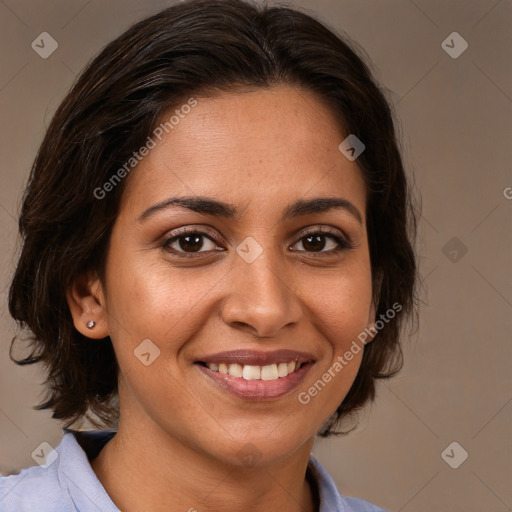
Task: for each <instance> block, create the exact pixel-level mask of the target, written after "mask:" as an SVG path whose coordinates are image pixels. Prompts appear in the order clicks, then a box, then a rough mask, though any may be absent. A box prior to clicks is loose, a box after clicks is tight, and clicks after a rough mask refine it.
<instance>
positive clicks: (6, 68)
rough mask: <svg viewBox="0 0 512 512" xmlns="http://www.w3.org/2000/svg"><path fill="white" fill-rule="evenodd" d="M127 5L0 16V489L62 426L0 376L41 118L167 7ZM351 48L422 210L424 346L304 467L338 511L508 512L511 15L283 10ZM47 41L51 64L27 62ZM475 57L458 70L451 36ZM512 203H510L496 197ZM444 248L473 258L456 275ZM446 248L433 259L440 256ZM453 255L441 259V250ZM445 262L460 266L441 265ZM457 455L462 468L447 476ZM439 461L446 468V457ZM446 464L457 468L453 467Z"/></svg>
mask: <svg viewBox="0 0 512 512" xmlns="http://www.w3.org/2000/svg"><path fill="white" fill-rule="evenodd" d="M170 4H171V2H168V1H156V0H152V1H147V2H144V3H142V2H136V1H135V0H115V1H114V0H109V1H108V2H100V1H99V0H92V1H87V0H72V1H71V0H3V1H0V34H1V35H0V37H1V42H2V47H1V48H2V50H1V54H0V73H1V74H0V105H1V113H2V123H1V127H0V148H1V164H0V168H1V187H0V224H1V226H2V237H1V240H0V243H1V248H2V250H1V255H2V259H1V284H0V286H1V288H2V306H1V315H2V316H1V321H2V330H1V332H2V335H1V338H0V343H1V350H0V389H1V398H0V472H2V473H4V474H7V473H9V472H13V471H17V470H19V469H20V468H21V467H26V466H29V465H32V464H34V461H33V460H32V458H31V456H30V454H31V452H32V451H33V450H34V449H35V447H37V446H38V445H39V444H40V443H41V442H42V441H47V442H49V443H50V444H51V445H53V446H55V445H56V444H58V442H59V440H60V438H61V435H62V434H61V430H60V426H59V424H58V423H57V422H55V421H54V420H52V419H51V418H50V413H48V412H36V411H34V410H33V409H32V406H33V405H35V404H36V403H37V402H38V401H39V400H40V398H41V396H42V395H41V387H40V386H39V382H40V381H41V378H42V373H41V370H40V369H37V368H34V367H29V368H21V367H17V366H16V365H14V364H13V363H12V362H11V361H10V360H9V358H8V346H9V343H10V340H11V338H12V336H13V334H14V324H13V321H12V319H10V317H9V315H8V313H7V308H6V289H7V287H8V284H9V276H10V274H11V272H12V270H13V264H14V261H15V256H16V252H15V249H14V247H15V244H16V229H17V226H16V221H15V217H16V215H17V211H18V208H19V203H20V197H21V193H22V190H23V185H24V183H25V180H26V178H27V175H28V171H29V168H30V165H31V163H32V160H33V158H34V156H35V153H36V151H37V148H38V145H39V143H40V142H41V139H42V136H43V133H44V130H45V127H46V126H47V125H48V122H49V120H50V119H51V115H52V114H53V112H54V110H55V108H56V107H57V105H58V104H59V102H60V101H61V99H62V98H63V95H64V94H65V92H66V91H67V90H68V88H69V87H70V85H71V83H72V81H73V80H74V78H75V75H76V73H77V72H78V71H79V70H80V69H81V68H82V67H83V66H84V65H85V64H86V63H87V62H88V60H89V59H91V58H92V57H93V56H94V55H95V54H96V53H97V52H98V51H99V49H100V48H101V47H102V46H103V45H105V44H106V43H107V42H109V41H110V40H112V39H113V38H114V37H115V36H117V35H119V34H120V33H121V32H122V31H124V30H125V29H126V28H127V27H128V26H129V25H130V24H131V23H132V22H134V21H137V20H139V19H141V18H143V17H145V16H146V15H149V14H152V13H153V12H156V11H157V10H159V9H161V8H164V7H166V6H168V5H170ZM290 5H296V6H301V7H302V8H304V9H305V10H306V11H307V12H310V13H312V14H317V15H318V16H319V17H320V18H321V19H323V20H324V21H325V20H328V23H329V25H330V26H331V28H335V29H341V30H343V31H345V32H346V33H347V34H348V35H349V36H350V37H351V38H353V39H354V40H355V41H357V42H358V43H359V44H360V45H361V46H362V47H363V48H364V49H365V50H366V52H367V54H368V56H369V57H370V58H371V60H372V62H373V70H374V73H375V75H376V77H377V79H378V80H380V81H381V82H382V83H383V84H384V85H385V86H386V87H387V88H388V89H389V98H390V100H391V101H392V102H393V104H394V105H395V108H396V112H397V114H398V116H399V118H400V120H401V133H402V139H403V146H404V158H405V162H406V164H407V166H408V167H409V168H410V169H413V170H414V173H415V176H416V184H417V187H418V189H419V190H420V191H421V194H422V196H423V216H422V218H421V222H420V244H419V251H420V266H421V267H420V270H421V274H422V277H423V280H424V286H425V291H424V293H423V300H424V302H425V304H424V306H423V308H422V311H421V317H420V330H419V332H418V334H416V335H414V336H413V337H412V338H411V339H410V340H409V341H406V364H405V368H404V370H403V372H402V373H401V374H400V376H398V377H397V378H395V379H394V380H392V381H390V382H389V383H387V384H382V385H380V387H379V390H378V399H377V402H376V404H375V405H374V406H373V407H372V408H371V409H368V410H367V412H366V414H365V415H364V416H362V417H361V424H360V428H359V429H358V430H357V431H355V432H354V433H352V434H351V435H349V436H348V437H346V438H341V439H333V440H322V441H318V442H317V443H316V445H315V449H314V453H315V454H316V456H317V457H318V458H319V459H320V460H321V462H322V463H323V464H324V465H325V466H326V467H327V469H328V470H329V471H330V473H331V475H332V476H333V478H334V479H335V480H336V482H337V484H338V486H339V488H340V489H341V491H342V492H343V493H344V494H348V495H356V496H360V497H364V498H365V499H368V500H370V501H373V502H375V503H377V504H379V505H381V506H383V507H386V508H388V509H389V510H391V511H403V512H412V511H417V512H431V511H436V512H437V511H449V512H457V511H464V512H473V511H474V512H477V511H478V512H482V511H485V512H502V511H506V510H512V486H511V485H510V481H511V480H512V468H511V460H512V457H511V456H512V441H511V435H510V430H511V424H512V423H511V420H512V380H511V377H510V375H511V372H510V366H511V362H512V348H511V346H512V345H511V343H510V330H511V327H512V325H511V320H510V319H511V306H512V279H511V275H512V272H511V262H512V230H511V212H512V200H511V199H507V197H506V196H507V195H508V196H509V197H511V196H512V190H511V189H507V187H512V173H511V171H510V157H509V152H510V147H511V135H512V72H511V67H510V62H511V49H512V31H511V29H510V27H511V22H512V2H511V1H510V0H501V1H496V0H479V1H477V0H464V1H463V0H459V1H449V2H447V1H445V0H444V1H442V0H414V1H413V0H385V1H384V0H379V1H377V0H375V1H368V0H365V1H361V0H347V1H334V0H331V1H329V0H318V1H310V2H305V1H297V2H290ZM43 31H46V32H49V33H50V34H51V35H52V36H53V37H54V38H55V39H56V40H57V42H58V44H59V46H58V49H57V50H56V51H55V53H54V54H52V55H51V56H50V57H49V58H48V59H42V58H41V57H39V55H38V54H36V53H35V51H34V50H32V48H31V43H32V41H33V40H34V39H35V38H36V37H37V36H38V35H39V34H40V33H41V32H43ZM454 31H456V32H458V33H459V34H460V35H461V36H462V37H463V38H464V39H465V40H466V41H467V42H468V44H469V47H468V49H467V50H466V51H465V52H464V53H463V54H462V55H461V56H460V57H458V58H457V59H453V58H451V57H450V56H449V55H448V54H447V53H446V52H445V51H444V50H443V48H442V47H441V43H442V41H443V40H445V39H446V38H447V36H448V35H449V34H451V33H452V32H454ZM507 190H508V192H510V194H507ZM453 237H456V238H457V240H456V241H455V242H452V243H455V244H456V245H455V249H456V251H459V252H458V253H457V254H458V255H460V254H461V252H460V247H462V246H461V244H464V246H466V247H467V253H466V254H465V255H464V256H463V257H462V258H460V260H458V261H457V262H452V261H451V260H450V259H449V258H448V257H447V256H446V255H445V253H448V249H446V248H445V245H446V244H447V243H448V242H449V241H450V239H452V238H453ZM443 248H445V249H444V252H443ZM449 249H450V250H451V247H450V246H449ZM453 254H454V253H453ZM453 441H457V442H458V443H459V444H460V445H461V446H462V447H463V448H464V449H465V450H466V451H467V452H468V454H469V457H468V459H467V460H466V461H465V462H464V463H463V464H462V465H461V466H460V467H459V468H458V469H452V468H451V467H450V466H448V464H447V463H446V462H445V461H444V460H443V459H442V457H441V453H442V452H443V451H444V450H445V448H446V447H447V446H448V445H449V444H450V443H452V442H453ZM450 454H451V453H450ZM458 456H459V454H458V452H457V451H456V452H454V457H458Z"/></svg>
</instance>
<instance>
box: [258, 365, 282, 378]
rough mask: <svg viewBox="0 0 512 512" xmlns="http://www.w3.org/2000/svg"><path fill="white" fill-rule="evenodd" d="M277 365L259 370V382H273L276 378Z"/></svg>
mask: <svg viewBox="0 0 512 512" xmlns="http://www.w3.org/2000/svg"><path fill="white" fill-rule="evenodd" d="M286 375H288V373H287V374H286ZM278 376H279V375H278V373H277V364H269V365H267V366H262V368H261V380H274V379H277V377H278Z"/></svg>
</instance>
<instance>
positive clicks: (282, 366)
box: [277, 363, 295, 377]
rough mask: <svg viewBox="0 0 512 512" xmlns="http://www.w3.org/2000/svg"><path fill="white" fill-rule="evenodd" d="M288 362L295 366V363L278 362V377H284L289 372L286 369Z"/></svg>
mask: <svg viewBox="0 0 512 512" xmlns="http://www.w3.org/2000/svg"><path fill="white" fill-rule="evenodd" d="M289 364H293V365H294V367H295V363H279V366H278V367H277V374H278V376H279V377H286V376H287V375H288V374H289V373H291V372H289V371H288V365H289ZM292 371H293V370H292Z"/></svg>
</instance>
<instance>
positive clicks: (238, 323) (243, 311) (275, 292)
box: [221, 250, 303, 338]
mask: <svg viewBox="0 0 512 512" xmlns="http://www.w3.org/2000/svg"><path fill="white" fill-rule="evenodd" d="M276 260H277V258H271V257H270V250H264V251H263V253H262V254H261V255H260V256H259V257H258V258H257V259H256V260H255V261H253V262H252V263H247V262H246V261H244V260H243V259H242V258H241V257H239V256H238V255H237V256H236V257H235V262H234V268H233V269H232V271H231V272H230V273H229V274H228V278H227V284H226V287H227V289H228V290H229V292H228V293H227V295H226V299H225V300H224V303H223V305H222V313H221V314H222V319H223V321H224V322H225V323H226V324H227V325H229V326H230V327H232V328H235V329H240V330H243V331H246V332H248V333H250V334H253V335H254V336H257V337H259V338H271V337H276V336H278V335H279V332H280V331H281V330H282V329H284V328H285V327H287V326H293V325H295V324H297V323H298V322H299V321H300V319H301V318H302V314H303V312H302V307H301V303H300V300H299V297H298V296H297V293H296V291H295V286H294V283H293V282H292V279H290V273H289V272H286V269H284V268H283V265H284V263H282V262H278V261H276Z"/></svg>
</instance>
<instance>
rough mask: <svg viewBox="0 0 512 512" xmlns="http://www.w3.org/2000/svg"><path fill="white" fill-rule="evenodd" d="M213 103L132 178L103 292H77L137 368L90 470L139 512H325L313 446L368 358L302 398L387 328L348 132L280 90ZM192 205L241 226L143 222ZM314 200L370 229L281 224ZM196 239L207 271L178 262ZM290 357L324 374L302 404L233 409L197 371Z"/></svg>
mask: <svg viewBox="0 0 512 512" xmlns="http://www.w3.org/2000/svg"><path fill="white" fill-rule="evenodd" d="M197 100H198V105H197V106H196V107H195V108H194V109H192V111H191V113H190V114H188V115H187V116H186V117H185V118H184V119H182V120H180V123H179V125H177V126H176V127H175V128H174V129H173V130H172V132H170V133H169V134H168V135H167V136H166V137H165V138H164V140H163V141H162V142H160V143H159V144H158V145H157V146H156V147H155V148H154V149H152V150H151V151H150V152H149V154H148V155H147V156H146V157H145V158H144V159H143V160H142V162H141V163H140V164H139V166H138V167H137V168H136V169H135V170H133V171H132V173H131V174H130V175H129V177H128V178H127V179H128V180H129V181H128V183H127V188H126V190H125V192H124V194H123V198H122V204H121V209H120V213H119V216H118V218H117V221H116V224H115V226H114V229H113V232H112V237H111V244H110V248H109V253H108V258H107V267H106V279H105V282H103V283H101V282H100V280H99V279H97V278H96V277H95V276H94V275H89V276H82V277H80V278H79V279H77V280H76V281H75V283H74V284H73V286H72V287H71V288H70V289H69V290H68V294H67V297H68V303H69V306H70V309H71V312H72V315H73V318H74V323H75V326H76V328H77V329H78V330H79V331H80V332H82V333H83V334H85V335H86V336H89V337H90V338H92V339H91V340H90V343H94V338H98V339H99V338H102V337H105V336H108V335H109V336H110V337H111V339H112V342H113V345H114V349H115V352H116V356H117V359H118V361H119V365H120V368H121V375H120V377H119V398H120V411H121V412H120V423H119V429H118V433H117V435H116V436H115V438H114V439H113V440H112V441H111V442H109V443H108V444H107V445H106V447H105V448H104V449H103V450H102V452H101V453H100V455H99V456H98V457H97V458H96V459H95V460H94V461H92V467H93V470H94V471H95V473H96V474H97V476H98V478H99V480H100V481H101V483H102V484H103V486H104V487H105V489H106V490H107V492H108V493H109V495H110V496H111V497H112V500H113V501H114V503H116V505H117V506H118V507H119V508H120V509H121V510H123V512H134V511H141V510H152V511H155V512H159V511H164V510H165V511H168V510H183V511H187V510H190V509H193V508H195V509H197V510H198V511H200V512H203V511H214V510H215V511H216V510H222V511H224V512H231V511H233V512H234V511H240V510H251V511H253V512H258V511H263V510H283V511H290V512H294V511H299V510H301V511H314V510H316V509H317V505H315V503H314V500H313V495H312V492H311V488H310V485H309V484H308V482H307V480H306V479H305V473H306V467H307V462H308V458H309V455H310V453H311V449H312V446H313V441H314V437H315V434H316V432H317V431H318V430H319V429H320V427H321V426H322V425H323V423H324V422H325V421H326V420H327V419H328V418H329V417H330V416H331V415H332V414H333V413H334V411H335V410H336V408H337V406H338V405H339V404H340V402H341V401H342V400H343V398H344V397H345V395H346V394H347V392H348V390H349V389H350V386H351V384H352V383H353V381H354V379H355V376H356V374H357V371H358V369H359V365H360V362H361V357H362V353H363V351H362V350H361V351H360V352H359V353H358V354H357V355H354V358H353V359H352V361H350V363H349V364H347V365H346V366H345V367H344V368H343V370H342V371H341V372H339V373H337V374H336V377H335V378H334V379H332V380H331V382H330V383H328V384H327V385H326V386H325V388H324V389H323V390H322V391H321V392H319V393H318V395H317V396H315V397H314V398H312V399H311V401H310V402H309V403H308V404H305V405H304V404H301V403H299V401H298V400H297V395H298V394H299V392H301V391H304V390H307V389H308V388H309V387H311V386H312V385H313V383H314V382H315V381H317V380H318V379H319V378H321V376H322V374H324V373H325V372H326V371H327V370H328V369H329V368H330V367H331V366H332V365H333V363H334V362H335V361H336V359H337V357H338V356H343V354H344V353H345V352H346V351H347V350H348V349H349V347H350V345H351V343H352V341H353V340H354V339H356V338H357V335H358V334H359V333H360V332H362V331H363V330H364V329H365V328H366V327H368V326H369V325H371V324H372V321H373V318H374V314H375V310H374V306H373V304H372V301H371V292H372V288H371V266H370V258H369V250H368V244H367V233H366V227H365V220H366V219H365V204H366V193H365V186H364V181H363V178H362V175H361V171H360V170H359V168H358V167H357V164H356V162H350V161H349V160H348V159H346V158H345V157H344V156H343V154H342V153H341V152H340V151H339V149H338V145H339V144H340V143H341V141H342V140H343V139H344V138H345V137H346V135H348V134H344V133H343V132H342V131H341V129H340V125H339V122H338V120H337V118H336V117H335V116H334V114H333V113H332V111H331V110H330V109H329V107H328V106H327V105H325V104H324V103H323V101H322V100H321V99H320V98H318V97H316V96H315V95H313V94H312V93H311V92H305V91H301V90H299V89H296V88H292V87H290V86H284V85H280V86H274V87H272V88H270V89H253V90H245V91H243V92H240V93H236V94H227V93H222V94H220V95H218V96H214V97H210V98H201V97H198V98H197ZM164 117H165V116H164ZM185 195H186V196H190V195H192V196H195V195H198V196H208V197H211V198H215V199H217V200H222V201H225V202H227V203H231V204H233V205H234V206H235V207H236V208H237V209H238V210H239V213H240V218H238V219H226V218H218V217H215V216H212V215H203V214H199V213H196V212H192V211H189V210H185V209H183V208H180V207H176V206H175V207H171V208H168V209H166V210H162V211H159V212H157V213H155V214H154V215H152V216H150V217H148V218H147V219H145V220H144V221H139V220H138V217H139V216H140V215H141V213H142V212H143V211H144V210H145V209H147V208H148V207H150V206H152V205H154V204H156V203H158V202H160V201H163V200H165V199H167V198H169V197H173V196H185ZM314 197H343V198H345V199H347V200H349V201H350V202H351V203H352V204H353V205H354V206H355V207H356V208H357V209H358V210H359V212H360V214H361V216H362V218H363V224H360V223H359V222H358V221H357V220H356V218H355V217H354V216H353V215H351V214H350V213H349V212H348V211H346V210H344V209H333V210H331V211H329V212H324V213H315V214H308V215H305V216H302V217H298V218H294V219H289V220H286V221H284V222H283V221H281V220H280V218H281V215H282V213H283V210H284V209H285V208H286V207H287V206H288V205H289V204H291V203H293V202H295V201H296V200H298V199H301V198H302V199H309V198H314ZM104 200H108V198H107V199H104ZM184 226H192V227H194V228H197V229H199V230H200V231H204V230H205V229H207V230H208V231H209V234H208V235H207V236H205V237H204V238H203V239H202V240H203V245H202V247H201V248H200V251H199V252H192V256H194V257H193V258H185V257H180V254H187V253H186V252H184V251H186V250H187V245H186V244H185V242H184V241H183V239H182V244H181V245H180V242H179V240H178V241H174V242H171V244H170V245H171V247H172V248H174V249H175V251H176V253H174V254H173V253H172V250H171V249H169V248H167V249H165V248H163V247H162V243H163V242H162V241H161V239H162V237H163V236H164V235H169V234H173V233H175V231H176V229H178V228H181V227H184ZM309 227H315V228H318V230H324V229H329V228H330V229H331V230H334V232H335V233H336V234H340V235H343V234H345V236H347V237H349V239H350V240H351V241H352V242H353V243H354V244H355V245H356V247H355V248H354V249H350V250H342V251H340V252H337V253H336V252H333V251H331V249H334V248H336V246H337V243H336V241H335V240H333V239H331V238H330V237H329V235H328V234H327V235H326V236H325V238H324V239H323V240H324V241H325V247H324V248H320V249H317V250H316V251H315V249H314V248H313V249H311V246H308V245H307V242H306V240H305V238H304V237H305V236H306V235H305V234H303V233H302V231H303V230H304V228H309ZM210 234H211V235H213V236H214V237H216V239H211V240H210V238H212V237H210ZM247 237H253V238H254V239H255V240H256V241H257V242H258V244H259V245H260V246H261V247H262V249H263V252H262V254H261V255H260V256H259V257H258V258H257V259H256V260H255V261H254V262H252V263H250V264H249V263H247V262H246V261H245V260H244V259H243V258H241V257H240V256H239V255H238V254H237V252H236V248H237V247H238V246H239V245H240V244H241V243H242V242H243V241H244V240H245V239H246V238H247ZM184 244H185V249H183V248H182V247H183V245H184ZM218 247H219V248H223V249H225V250H224V251H222V252H216V251H215V249H216V248H218ZM291 248H293V249H294V250H292V249H291ZM179 251H181V253H180V252H179ZM190 253H191V251H190V250H189V252H188V254H190ZM89 320H94V321H95V322H96V327H95V328H94V329H92V330H90V329H87V328H86V327H85V324H86V323H87V321H89ZM145 339H150V340H151V341H152V343H153V344H155V345H156V346H157V347H158V348H159V350H160V356H159V357H157V358H156V359H155V360H154V362H153V363H152V364H151V365H149V366H145V365H143V364H142V363H141V362H140V360H139V359H138V358H137V357H135V356H134V350H135V349H136V348H137V346H138V345H139V344H140V343H141V341H142V340H145ZM281 348H287V349H292V350H300V351H305V352H309V353H311V354H313V355H314V358H315V359H316V362H315V364H314V365H313V367H312V368H311V369H310V370H309V372H308V374H307V375H306V378H305V380H304V381H303V382H302V383H301V385H300V386H299V387H298V388H296V389H295V390H293V391H291V392H290V393H289V394H287V395H286V396H283V397H281V398H278V399H273V400H267V401H262V402H252V401H247V400H244V399H242V398H238V397H235V396H232V395H230V394H228V393H227V392H225V391H224V390H221V389H220V388H218V387H217V386H216V385H214V384H212V383H211V382H210V381H209V380H208V379H207V378H205V376H204V375H203V374H202V373H201V371H199V369H198V367H197V365H194V364H193V363H194V362H195V361H197V360H198V359H200V358H201V356H204V355H206V354H213V353H216V352H221V351H224V350H233V349H252V350H257V351H271V350H275V349H281ZM248 443H252V445H253V446H254V447H256V448H255V449H256V450H257V453H258V457H259V458H258V460H257V461H256V463H255V465H254V466H252V467H248V466H247V465H246V464H244V461H243V460H242V458H241V457H240V454H239V451H240V450H243V449H244V447H245V449H247V445H248ZM253 449H254V448H253Z"/></svg>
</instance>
